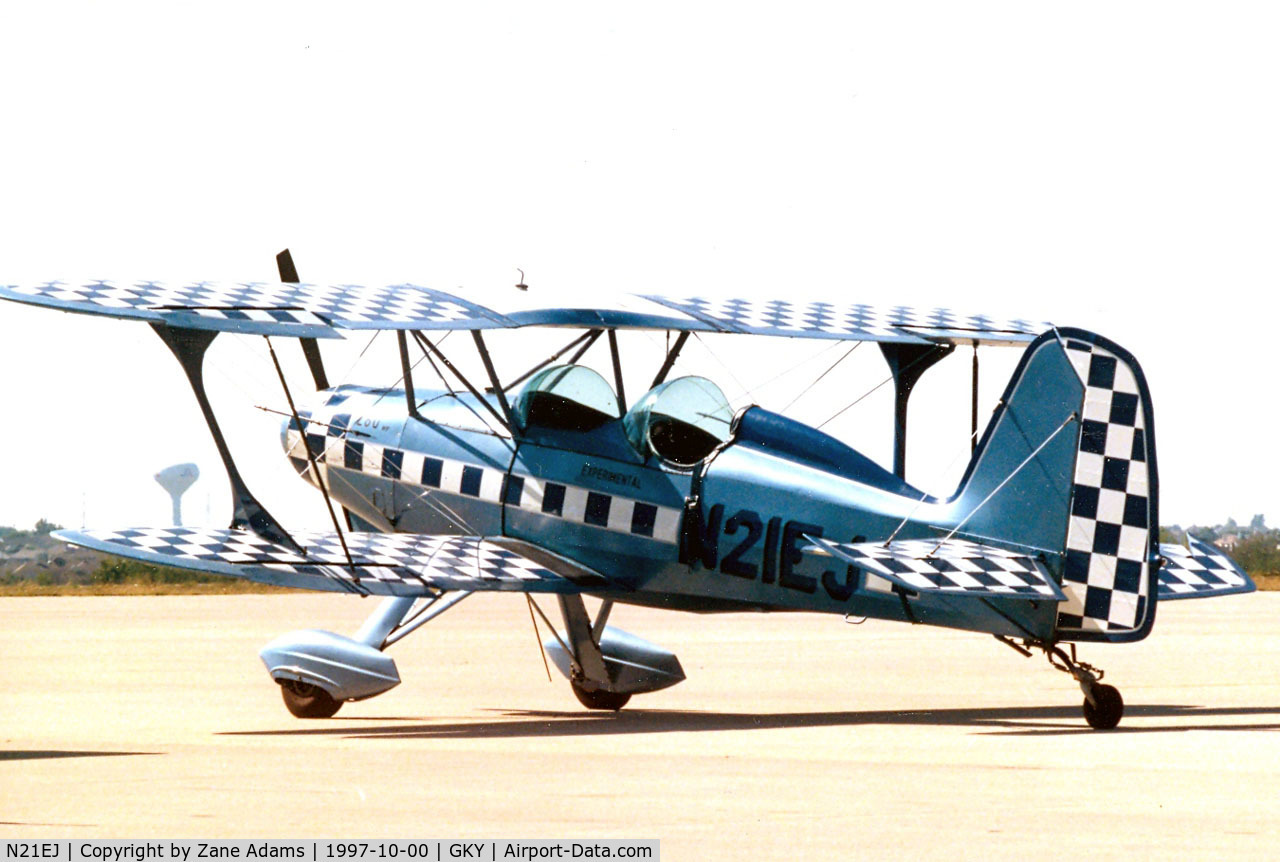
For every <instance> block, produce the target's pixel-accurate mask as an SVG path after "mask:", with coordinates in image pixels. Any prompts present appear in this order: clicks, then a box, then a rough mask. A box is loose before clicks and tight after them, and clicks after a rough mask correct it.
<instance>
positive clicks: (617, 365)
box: [609, 329, 627, 413]
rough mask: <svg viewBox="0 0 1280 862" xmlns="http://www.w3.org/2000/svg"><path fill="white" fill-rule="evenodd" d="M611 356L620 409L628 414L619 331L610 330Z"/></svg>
mask: <svg viewBox="0 0 1280 862" xmlns="http://www.w3.org/2000/svg"><path fill="white" fill-rule="evenodd" d="M609 355H610V356H612V357H613V383H614V386H615V387H616V388H617V390H618V409H619V410H621V411H622V412H623V413H626V412H627V393H626V392H625V391H623V389H622V357H620V356H619V355H618V330H616V329H610V330H609Z"/></svg>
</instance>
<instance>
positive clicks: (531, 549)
mask: <svg viewBox="0 0 1280 862" xmlns="http://www.w3.org/2000/svg"><path fill="white" fill-rule="evenodd" d="M55 535H57V536H58V537H59V538H61V539H63V540H65V541H68V542H70V543H72V544H74V545H82V546H84V547H86V548H92V549H93V550H95V551H103V552H105V553H108V554H115V555H116V556H119V557H127V558H129V559H133V560H142V561H144V562H148V563H156V564H158V565H164V566H174V567H176V568H179V569H190V570H192V571H197V572H207V573H209V574H214V575H229V576H231V577H236V578H246V579H248V580H251V581H258V582H260V583H265V584H275V585H277V586H284V587H297V588H301V589H307V590H328V591H347V592H359V593H368V594H372V595H383V596H424V595H435V594H437V593H440V592H442V591H447V590H468V591H470V590H498V591H510V592H525V593H579V592H582V591H584V590H586V589H590V588H599V587H601V586H604V585H605V584H606V583H607V581H606V580H605V578H604V577H603V576H602V575H600V574H599V573H597V572H594V571H592V570H590V569H588V568H586V567H584V566H581V565H579V564H577V563H574V562H572V561H570V560H567V559H565V558H563V557H560V556H558V555H556V554H552V553H550V552H548V551H544V550H542V549H541V548H538V547H536V546H532V545H526V544H524V543H521V542H515V541H510V540H506V539H501V538H498V539H486V538H481V537H479V536H426V535H418V534H397V533H348V534H345V535H344V536H342V537H341V538H339V536H338V534H337V533H318V532H317V533H308V532H297V533H294V534H293V538H294V539H295V540H296V541H297V542H298V544H299V545H301V546H302V548H303V549H304V553H302V554H299V553H297V552H296V551H294V550H292V549H291V548H287V547H285V546H283V545H278V544H275V543H273V542H270V541H268V540H267V539H264V538H262V537H261V536H259V535H257V534H256V533H252V532H249V531H247V530H230V529H227V530H206V529H197V528H192V527H139V528H135V529H125V530H61V531H59V532H57V533H56V534H55ZM344 541H345V548H344V546H343V545H344Z"/></svg>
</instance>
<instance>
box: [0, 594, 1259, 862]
mask: <svg viewBox="0 0 1280 862" xmlns="http://www.w3.org/2000/svg"><path fill="white" fill-rule="evenodd" d="M542 603H543V606H544V608H546V610H547V611H548V612H549V613H551V612H552V610H553V608H554V602H551V601H548V600H546V599H543V600H542ZM372 607H373V600H365V601H361V600H358V599H355V598H352V597H348V596H327V595H244V596H218V597H212V596H198V597H189V596H183V597H137V598H135V597H121V598H114V597H112V598H105V597H104V598H6V599H2V600H0V655H2V656H3V659H2V670H0V682H2V683H3V697H2V698H0V737H2V738H3V746H0V799H2V803H0V821H2V822H0V838H3V837H41V836H49V837H53V836H58V837H89V838H92V837H121V838H147V837H150V838H171V837H191V838H201V837H234V838H247V837H252V838H257V837H282V838H285V837H292V838H305V837H340V838H351V837H399V838H412V837H426V838H463V837H473V838H475V837H489V838H537V837H545V838H592V837H656V838H659V839H661V840H662V853H663V857H664V858H666V859H720V858H723V859H773V858H797V857H803V858H920V857H946V858H993V857H994V858H1023V859H1033V858H1036V859H1038V858H1050V859H1056V858H1072V859H1080V858H1096V857H1102V858H1119V857H1123V858H1135V857H1137V858H1158V857H1165V858H1188V857H1199V858H1208V857H1214V858H1221V857H1223V856H1231V857H1248V858H1268V857H1274V856H1275V855H1277V854H1280V845H1278V843H1277V837H1278V835H1280V827H1278V825H1277V824H1278V823H1280V804H1278V803H1280V791H1278V790H1277V782H1278V780H1280V778H1278V774H1280V733H1277V732H1276V731H1277V729H1280V593H1269V594H1255V595H1250V596H1238V597H1231V598H1225V599H1215V600H1210V601H1185V602H1177V603H1168V604H1162V605H1161V606H1160V611H1159V614H1158V619H1157V622H1156V628H1155V632H1154V633H1153V634H1152V636H1151V637H1150V638H1148V639H1147V640H1146V641H1143V642H1141V643H1138V644H1134V645H1125V646H1085V647H1083V648H1082V649H1081V658H1083V659H1085V660H1087V661H1090V662H1093V663H1095V664H1098V665H1101V666H1102V667H1104V668H1105V669H1106V671H1107V681H1108V682H1112V683H1114V684H1115V685H1116V686H1117V687H1119V688H1120V690H1121V692H1122V693H1123V695H1124V697H1125V700H1126V702H1127V704H1128V708H1127V711H1126V715H1125V717H1124V721H1123V722H1122V724H1121V726H1120V728H1119V729H1117V730H1115V731H1112V732H1109V733H1099V732H1094V731H1090V730H1089V729H1088V727H1087V726H1086V725H1085V723H1084V719H1083V717H1082V716H1081V713H1080V702H1081V694H1080V692H1079V689H1078V687H1077V686H1076V685H1075V683H1073V682H1072V681H1071V679H1070V678H1069V677H1067V676H1066V675H1065V674H1062V673H1058V672H1056V671H1054V670H1052V669H1050V667H1049V666H1048V664H1047V663H1046V662H1045V661H1044V659H1043V657H1039V656H1037V657H1036V658H1034V659H1026V658H1023V657H1021V656H1019V655H1018V654H1017V653H1015V652H1014V651H1013V650H1010V649H1008V648H1007V647H1005V646H1002V645H1001V644H999V643H996V642H995V641H994V640H992V639H991V638H990V637H985V636H982V635H973V634H965V633H958V632H948V631H942V630H937V629H931V628H925V627H923V626H921V627H911V626H906V625H894V624H889V623H877V622H875V621H869V622H867V623H865V624H863V625H861V626H852V625H846V624H844V623H843V622H842V621H841V620H840V619H839V618H837V617H820V616H808V615H733V616H692V615H682V614H672V613H663V612H659V611H652V610H644V609H637V608H628V607H619V608H617V609H615V611H614V615H613V618H612V619H611V620H610V622H611V623H613V624H615V625H618V626H620V627H621V628H624V629H626V630H628V631H632V632H635V633H637V634H640V635H642V636H644V637H646V638H648V639H650V640H653V641H655V642H657V643H660V644H662V645H664V646H666V647H668V648H670V649H672V650H673V651H674V652H676V653H677V654H678V655H679V656H680V658H681V661H682V662H683V664H684V668H685V671H686V673H687V674H688V677H689V679H688V681H686V682H684V683H682V684H680V685H678V686H676V687H675V688H672V689H669V690H667V691H663V692H658V693H655V694H651V695H644V696H640V697H636V698H634V699H633V700H632V706H631V707H629V708H628V709H626V710H624V711H623V712H621V713H619V714H616V715H615V714H612V713H609V714H600V713H588V712H586V711H584V710H582V709H581V708H580V707H579V706H578V704H577V701H575V700H574V698H573V696H572V694H571V693H570V691H569V688H568V685H567V683H566V682H565V681H564V680H563V679H562V678H560V677H559V675H558V674H556V673H555V670H554V669H552V674H553V676H554V680H555V681H554V683H553V684H548V682H547V681H546V676H545V674H544V671H543V665H542V659H541V658H539V655H538V652H537V650H536V647H535V641H534V634H533V631H532V627H531V625H530V621H529V612H528V610H527V609H526V607H525V603H524V599H523V598H522V597H520V596H498V595H482V596H474V597H472V598H471V599H469V600H468V601H466V602H464V603H462V604H461V605H459V606H458V608H456V609H455V610H452V611H450V612H449V613H447V614H446V615H444V616H443V617H441V618H440V619H439V620H436V621H434V622H432V623H431V624H430V625H428V626H427V627H426V628H425V629H423V630H421V631H419V632H417V633H415V634H414V635H412V636H410V637H409V638H408V639H406V640H405V641H403V642H402V643H400V644H398V645H396V646H395V647H393V648H392V654H393V655H394V656H395V658H396V662H397V664H398V666H399V668H400V674H401V678H402V679H403V680H404V682H403V683H402V685H400V686H399V687H398V688H396V689H393V690H392V691H391V692H389V693H387V694H385V695H382V696H380V697H377V698H374V699H372V700H368V701H364V702H361V703H354V704H346V705H344V706H343V708H342V711H341V712H339V713H338V715H337V716H336V717H335V718H333V719H329V720H318V721H317V720H312V721H301V720H298V719H294V718H293V717H292V716H290V715H289V714H288V713H287V712H286V711H285V709H284V705H283V704H282V703H281V700H280V695H279V693H278V690H277V688H276V686H275V685H274V684H272V683H271V682H270V680H269V678H268V677H267V675H266V673H265V672H264V670H263V668H262V665H261V663H260V662H259V660H258V658H257V650H258V649H259V648H260V647H261V646H262V645H263V644H265V643H266V642H267V641H268V640H270V639H271V638H273V637H275V636H276V635H278V634H280V633H282V632H285V631H289V630H291V629H297V628H312V627H314V628H326V629H330V630H333V631H337V632H342V633H346V634H350V633H351V632H353V631H354V630H355V629H356V627H357V626H358V625H359V623H360V621H361V619H362V618H363V616H364V615H365V614H366V613H368V611H369V610H371V609H372Z"/></svg>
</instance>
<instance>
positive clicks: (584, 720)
mask: <svg viewBox="0 0 1280 862" xmlns="http://www.w3.org/2000/svg"><path fill="white" fill-rule="evenodd" d="M489 711H490V712H497V713H500V714H501V716H502V717H501V718H498V719H495V720H493V721H484V720H480V721H454V722H441V723H439V724H433V723H422V720H421V719H419V718H410V717H405V718H399V717H396V718H391V717H386V716H382V717H378V716H373V717H369V718H334V719H329V720H327V721H324V722H317V723H315V724H311V723H308V724H307V725H305V726H303V727H294V728H289V729H282V730H255V731H230V732H227V733H226V734H225V735H227V736H315V735H319V736H324V735H333V736H346V737H351V738H357V739H359V738H364V739H379V738H395V739H414V738H418V739H504V738H522V737H535V736H540V737H546V736H613V735H621V734H632V733H691V732H704V731H717V730H718V731H732V730H778V729H790V728H806V727H840V726H855V725H868V724H885V725H888V724H899V725H921V726H939V727H944V726H958V727H963V726H969V727H973V728H975V729H977V730H979V731H985V732H997V733H1001V734H1013V735H1024V736H1041V735H1052V734H1073V733H1096V731H1093V730H1090V729H1089V727H1088V726H1086V725H1085V723H1084V719H1083V717H1082V716H1081V715H1080V707H1078V706H1028V707H992V708H986V709H929V710H916V711H901V712H899V711H894V710H873V711H863V712H784V713H759V714H751V713H722V712H694V711H684V710H659V709H653V710H650V709H633V710H624V711H622V712H616V713H615V712H595V713H582V712H554V711H529V710H489ZM1249 717H1256V718H1257V719H1262V718H1263V717H1269V718H1270V720H1269V721H1256V720H1255V721H1241V722H1223V723H1204V722H1202V721H1199V719H1223V718H1239V719H1248V718H1249ZM1149 718H1170V719H1174V721H1172V722H1171V723H1169V724H1165V725H1159V726H1149V725H1147V726H1144V725H1138V726H1136V727H1135V726H1132V725H1130V726H1126V725H1124V724H1122V725H1121V726H1120V727H1118V728H1116V729H1115V730H1113V731H1109V732H1110V733H1174V732H1185V731H1189V730H1278V729H1280V706H1268V707H1220V708H1206V707H1199V706H1182V705H1176V704H1146V705H1133V706H1129V707H1127V708H1126V710H1125V719H1126V720H1127V721H1131V720H1133V719H1149ZM377 721H404V722H406V723H405V724H391V725H376V724H365V722H377Z"/></svg>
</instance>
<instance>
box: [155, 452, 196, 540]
mask: <svg viewBox="0 0 1280 862" xmlns="http://www.w3.org/2000/svg"><path fill="white" fill-rule="evenodd" d="M199 478H200V468H199V467H197V466H196V465H195V464H174V465H173V466H172V467H165V468H164V469H163V470H161V471H160V472H159V473H157V474H156V481H157V482H159V483H160V487H161V488H164V489H165V490H166V491H168V492H169V496H170V497H172V498H173V523H174V526H177V527H180V526H182V495H183V494H184V493H185V492H186V490H187V489H188V488H190V487H191V484H192V483H193V482H195V480H196V479H199Z"/></svg>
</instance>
